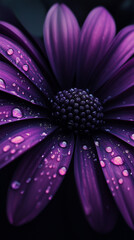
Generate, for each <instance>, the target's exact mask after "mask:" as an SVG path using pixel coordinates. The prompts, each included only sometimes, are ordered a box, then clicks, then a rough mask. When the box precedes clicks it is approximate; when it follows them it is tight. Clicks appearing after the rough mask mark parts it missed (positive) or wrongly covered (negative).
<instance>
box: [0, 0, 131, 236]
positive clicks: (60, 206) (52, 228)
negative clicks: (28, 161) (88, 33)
mask: <svg viewBox="0 0 134 240" xmlns="http://www.w3.org/2000/svg"><path fill="white" fill-rule="evenodd" d="M54 2H56V1H54V0H0V4H3V5H5V6H8V7H9V8H10V9H11V10H12V11H13V12H14V14H15V15H16V16H17V17H18V18H19V20H20V21H21V23H22V24H23V25H24V26H25V27H26V28H27V30H28V31H30V32H31V33H32V34H33V35H34V36H36V37H42V25H43V21H44V17H45V14H46V12H47V10H48V9H49V7H50V6H51V5H52V4H53V3H54ZM57 2H61V1H57ZM62 2H64V3H66V4H67V5H68V6H69V7H70V8H71V9H72V10H73V12H74V13H75V15H76V16H77V18H78V21H79V23H80V25H82V23H83V21H84V19H85V17H86V16H87V14H88V12H89V11H90V10H91V9H92V8H94V7H96V6H98V5H103V6H105V7H106V8H107V9H108V10H109V11H110V12H111V14H112V15H113V17H114V18H115V21H116V24H117V31H119V30H120V29H121V28H123V27H125V26H126V25H129V24H133V23H134V0H123V1H121V0H98V1H97V0H88V1H86V0H81V1H80V0H72V1H71V0H63V1H62ZM18 161H19V159H18V160H17V161H16V162H14V163H12V164H10V165H9V166H7V167H5V168H4V169H2V170H1V171H0V234H1V239H14V240H15V239H26V240H27V239H28V240H31V239H35V240H36V239H46V240H48V239H82V240H85V239H91V240H92V239H95V240H98V239H99V240H100V239H103V240H105V239H108V240H112V239H117V238H120V239H123V240H124V239H126V238H128V239H134V231H132V230H131V229H129V227H128V226H127V225H126V223H125V222H124V220H123V219H122V217H121V216H120V215H119V220H118V222H117V225H116V227H115V229H114V230H113V231H112V232H111V233H109V234H107V235H101V234H98V233H96V232H95V231H93V230H92V229H91V228H90V226H89V225H88V223H87V221H86V219H85V217H84V214H83V211H82V209H81V205H80V202H79V198H78V195H77V190H76V186H75V181H74V176H73V162H72V164H71V166H70V169H69V171H68V173H67V175H66V177H65V179H64V181H63V183H62V185H61V187H60V188H59V190H58V192H57V194H56V196H55V197H54V198H53V200H52V201H51V203H50V204H49V205H48V207H47V208H46V209H45V210H44V211H43V212H42V213H41V214H40V215H39V216H38V217H37V218H36V219H34V220H33V221H32V222H30V223H28V224H26V225H24V226H21V227H14V226H11V225H10V224H9V223H8V220H7V217H6V193H7V189H8V185H9V183H10V180H11V177H12V174H13V171H14V169H15V168H16V165H17V162H18Z"/></svg>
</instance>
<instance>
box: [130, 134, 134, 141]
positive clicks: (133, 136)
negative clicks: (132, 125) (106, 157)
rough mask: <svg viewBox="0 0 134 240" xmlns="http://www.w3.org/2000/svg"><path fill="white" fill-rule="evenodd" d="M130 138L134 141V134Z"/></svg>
mask: <svg viewBox="0 0 134 240" xmlns="http://www.w3.org/2000/svg"><path fill="white" fill-rule="evenodd" d="M130 138H131V139H132V140H133V141H134V133H133V134H132V135H131V136H130Z"/></svg>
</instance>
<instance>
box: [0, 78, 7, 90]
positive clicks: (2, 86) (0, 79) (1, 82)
mask: <svg viewBox="0 0 134 240" xmlns="http://www.w3.org/2000/svg"><path fill="white" fill-rule="evenodd" d="M0 87H1V88H4V89H5V88H6V84H5V82H4V80H3V79H2V78H0Z"/></svg>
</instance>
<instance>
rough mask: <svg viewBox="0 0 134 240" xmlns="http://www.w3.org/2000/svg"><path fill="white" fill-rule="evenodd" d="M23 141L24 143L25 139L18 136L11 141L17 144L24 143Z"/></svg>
mask: <svg viewBox="0 0 134 240" xmlns="http://www.w3.org/2000/svg"><path fill="white" fill-rule="evenodd" d="M23 141H24V138H23V137H22V136H16V137H14V138H12V139H11V142H12V143H15V144H17V143H22V142H23Z"/></svg>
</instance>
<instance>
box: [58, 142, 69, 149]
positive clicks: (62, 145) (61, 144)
mask: <svg viewBox="0 0 134 240" xmlns="http://www.w3.org/2000/svg"><path fill="white" fill-rule="evenodd" d="M59 146H60V147H61V148H66V147H67V142H66V141H62V142H60V143H59Z"/></svg>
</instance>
